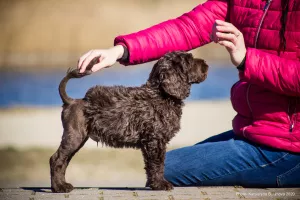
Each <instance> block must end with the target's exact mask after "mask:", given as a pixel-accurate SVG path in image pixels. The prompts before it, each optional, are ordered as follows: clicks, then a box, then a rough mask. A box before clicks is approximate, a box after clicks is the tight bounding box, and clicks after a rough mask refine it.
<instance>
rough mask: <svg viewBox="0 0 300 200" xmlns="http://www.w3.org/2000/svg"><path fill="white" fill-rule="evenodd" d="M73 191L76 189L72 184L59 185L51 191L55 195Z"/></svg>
mask: <svg viewBox="0 0 300 200" xmlns="http://www.w3.org/2000/svg"><path fill="white" fill-rule="evenodd" d="M73 189H74V187H73V185H72V184H70V183H62V184H57V185H56V186H52V187H51V190H52V192H54V193H69V192H71V191H72V190H73Z"/></svg>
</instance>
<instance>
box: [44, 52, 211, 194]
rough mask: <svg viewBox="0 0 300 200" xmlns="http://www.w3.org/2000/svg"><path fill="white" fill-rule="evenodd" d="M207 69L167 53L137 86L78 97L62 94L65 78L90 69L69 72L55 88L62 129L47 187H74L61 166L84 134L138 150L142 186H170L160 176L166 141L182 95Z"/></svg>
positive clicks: (177, 124)
mask: <svg viewBox="0 0 300 200" xmlns="http://www.w3.org/2000/svg"><path fill="white" fill-rule="evenodd" d="M207 71H208V66H207V65H206V63H205V61H203V60H201V59H194V58H193V56H192V54H190V53H185V52H172V53H168V54H166V55H165V56H164V57H162V58H161V59H159V60H158V62H157V63H156V64H155V65H154V67H153V69H152V72H151V73H150V76H149V79H148V81H147V82H146V83H145V84H144V85H142V86H141V87H123V86H112V87H105V86H95V87H93V88H91V89H89V90H88V92H87V93H86V95H85V97H84V98H83V99H77V100H74V99H71V98H70V97H68V96H67V95H66V93H65V87H66V83H67V81H68V80H69V79H70V78H78V77H81V76H84V75H87V74H89V73H88V72H87V73H86V74H81V75H80V74H79V73H78V70H73V71H71V72H69V73H68V74H67V76H66V77H65V78H64V79H63V80H62V83H61V84H60V88H59V91H60V95H61V97H62V99H63V102H64V105H63V111H62V124H63V128H64V133H63V136H62V141H61V144H60V146H59V148H58V150H57V151H56V153H54V154H53V156H52V157H51V158H50V168H51V188H52V191H53V192H70V191H71V190H72V189H73V186H72V185H71V184H69V183H66V180H65V172H66V168H67V166H68V164H69V162H70V160H71V158H72V157H73V156H74V154H75V153H76V152H77V151H78V150H79V149H80V148H81V147H82V146H83V145H84V144H85V142H86V141H87V140H88V138H91V139H93V140H94V141H96V142H102V143H104V144H106V145H107V146H110V147H115V148H124V147H128V148H136V149H141V151H142V154H143V157H144V162H145V170H146V175H147V185H148V186H150V187H151V188H152V189H154V190H170V189H172V188H173V186H172V185H171V184H170V183H169V182H168V181H166V180H165V179H164V159H165V153H166V145H167V143H168V142H169V141H170V140H171V138H173V137H174V136H175V134H176V133H177V132H178V131H179V129H180V118H181V114H182V107H183V100H184V99H185V98H186V97H188V95H189V93H190V87H191V84H193V83H200V82H202V81H204V80H205V79H206V76H207Z"/></svg>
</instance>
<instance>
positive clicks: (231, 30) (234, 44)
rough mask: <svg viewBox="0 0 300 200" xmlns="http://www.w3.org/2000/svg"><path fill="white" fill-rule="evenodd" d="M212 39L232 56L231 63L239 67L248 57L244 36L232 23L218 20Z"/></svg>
mask: <svg viewBox="0 0 300 200" xmlns="http://www.w3.org/2000/svg"><path fill="white" fill-rule="evenodd" d="M211 39H212V40H213V41H214V42H215V43H218V44H220V45H222V46H224V47H226V49H227V51H228V52H229V54H230V58H231V62H232V63H233V64H234V65H235V66H238V65H239V64H240V63H241V62H242V61H243V59H244V58H245V56H246V52H247V50H246V46H245V41H244V37H243V34H242V33H241V32H240V31H239V30H238V29H237V28H236V27H235V26H234V25H232V24H231V23H228V22H224V21H221V20H216V22H215V24H214V26H213V29H212V35H211Z"/></svg>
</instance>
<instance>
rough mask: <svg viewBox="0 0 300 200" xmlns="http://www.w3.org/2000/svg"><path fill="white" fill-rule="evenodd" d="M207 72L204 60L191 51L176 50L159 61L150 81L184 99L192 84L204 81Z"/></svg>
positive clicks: (168, 92) (169, 93)
mask: <svg viewBox="0 0 300 200" xmlns="http://www.w3.org/2000/svg"><path fill="white" fill-rule="evenodd" d="M207 72H208V65H207V64H206V63H205V61H204V60H202V59H197V58H194V57H193V55H192V54H191V53H186V52H182V51H175V52H171V53H167V54H166V55H165V56H163V57H162V58H160V59H159V60H158V61H157V63H156V64H155V65H154V67H153V69H152V72H151V73H150V77H149V80H148V81H149V82H150V83H152V84H154V85H156V86H158V87H159V88H160V89H162V90H163V91H164V92H165V93H166V94H168V95H171V96H173V97H175V98H177V99H181V100H183V99H185V98H186V97H188V96H189V94H190V88H191V84H193V83H200V82H202V81H204V80H205V79H206V77H207Z"/></svg>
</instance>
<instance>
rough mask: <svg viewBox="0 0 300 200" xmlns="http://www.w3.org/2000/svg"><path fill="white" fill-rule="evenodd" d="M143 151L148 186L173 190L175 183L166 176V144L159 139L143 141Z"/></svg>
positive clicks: (154, 188) (155, 188)
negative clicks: (167, 179)
mask: <svg viewBox="0 0 300 200" xmlns="http://www.w3.org/2000/svg"><path fill="white" fill-rule="evenodd" d="M141 149H142V153H143V157H144V161H145V170H146V174H147V183H146V186H149V187H150V188H151V189H153V190H171V189H173V185H172V184H171V183H169V182H168V181H166V180H165V178H164V161H165V155H166V144H165V143H163V142H161V141H159V140H151V141H147V142H143V143H142V146H141Z"/></svg>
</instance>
